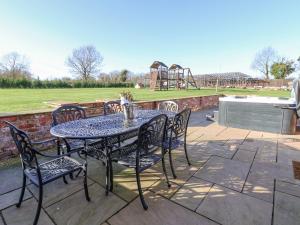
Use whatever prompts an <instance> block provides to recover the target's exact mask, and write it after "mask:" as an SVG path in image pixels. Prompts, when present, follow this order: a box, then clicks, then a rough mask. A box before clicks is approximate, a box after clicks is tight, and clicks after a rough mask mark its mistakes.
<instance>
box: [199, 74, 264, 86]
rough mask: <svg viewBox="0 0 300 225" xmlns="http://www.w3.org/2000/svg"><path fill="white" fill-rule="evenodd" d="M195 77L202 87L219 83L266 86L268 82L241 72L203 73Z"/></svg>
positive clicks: (222, 84) (219, 84)
mask: <svg viewBox="0 0 300 225" xmlns="http://www.w3.org/2000/svg"><path fill="white" fill-rule="evenodd" d="M195 79H196V80H197V85H198V86H201V87H215V86H216V85H217V84H218V86H221V87H247V86H265V85H266V84H267V83H268V81H265V80H263V79H259V78H253V77H252V76H250V75H247V74H244V73H241V72H228V73H211V74H201V75H196V76H195Z"/></svg>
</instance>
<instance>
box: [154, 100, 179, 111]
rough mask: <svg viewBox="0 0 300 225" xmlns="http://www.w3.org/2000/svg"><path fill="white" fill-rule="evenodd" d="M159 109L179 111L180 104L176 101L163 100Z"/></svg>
mask: <svg viewBox="0 0 300 225" xmlns="http://www.w3.org/2000/svg"><path fill="white" fill-rule="evenodd" d="M158 109H159V110H164V111H171V112H176V113H177V112H178V104H177V103H176V102H174V101H163V102H160V103H159V105H158Z"/></svg>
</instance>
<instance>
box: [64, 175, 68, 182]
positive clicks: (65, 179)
mask: <svg viewBox="0 0 300 225" xmlns="http://www.w3.org/2000/svg"><path fill="white" fill-rule="evenodd" d="M63 181H64V183H65V184H68V181H67V178H66V176H63Z"/></svg>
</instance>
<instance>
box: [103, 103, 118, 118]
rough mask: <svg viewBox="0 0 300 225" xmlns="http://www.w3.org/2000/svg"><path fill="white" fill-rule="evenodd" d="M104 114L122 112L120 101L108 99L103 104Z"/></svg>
mask: <svg viewBox="0 0 300 225" xmlns="http://www.w3.org/2000/svg"><path fill="white" fill-rule="evenodd" d="M103 110H104V115H109V114H115V113H119V112H122V111H123V109H122V106H121V102H120V101H109V102H105V103H104V105H103Z"/></svg>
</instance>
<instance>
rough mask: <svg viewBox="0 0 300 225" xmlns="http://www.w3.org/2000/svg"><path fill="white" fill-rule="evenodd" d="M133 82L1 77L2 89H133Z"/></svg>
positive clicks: (0, 85)
mask: <svg viewBox="0 0 300 225" xmlns="http://www.w3.org/2000/svg"><path fill="white" fill-rule="evenodd" d="M131 87H134V84H133V83H131V82H124V83H122V82H116V83H114V82H109V83H103V82H99V81H87V82H85V81H75V80H69V81H65V80H58V79H57V80H39V79H35V80H29V79H25V78H22V79H11V78H3V77H0V88H131Z"/></svg>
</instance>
